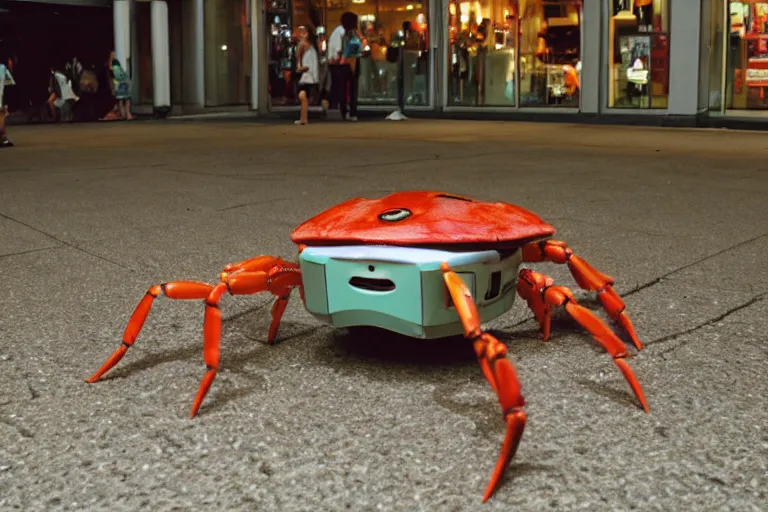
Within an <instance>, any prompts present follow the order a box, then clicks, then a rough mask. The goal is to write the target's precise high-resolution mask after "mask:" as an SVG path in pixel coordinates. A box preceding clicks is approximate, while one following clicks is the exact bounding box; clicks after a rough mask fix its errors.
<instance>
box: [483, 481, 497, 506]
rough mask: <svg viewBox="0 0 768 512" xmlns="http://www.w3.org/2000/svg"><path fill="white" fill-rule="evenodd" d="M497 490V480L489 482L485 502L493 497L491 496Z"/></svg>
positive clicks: (484, 497)
mask: <svg viewBox="0 0 768 512" xmlns="http://www.w3.org/2000/svg"><path fill="white" fill-rule="evenodd" d="M495 491H496V482H491V483H490V484H488V488H487V489H486V490H485V494H484V495H483V503H485V502H486V501H488V500H489V499H491V496H493V493H494V492H495Z"/></svg>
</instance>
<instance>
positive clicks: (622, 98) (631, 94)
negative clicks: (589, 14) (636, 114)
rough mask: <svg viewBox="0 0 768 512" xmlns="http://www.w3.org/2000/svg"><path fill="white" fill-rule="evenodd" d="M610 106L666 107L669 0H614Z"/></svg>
mask: <svg viewBox="0 0 768 512" xmlns="http://www.w3.org/2000/svg"><path fill="white" fill-rule="evenodd" d="M612 9H613V11H612V14H613V16H612V17H611V18H610V19H609V20H608V23H609V27H608V34H609V35H608V43H609V48H608V55H609V59H608V76H609V87H608V106H609V107H620V108H667V99H668V98H667V97H668V95H669V0H612Z"/></svg>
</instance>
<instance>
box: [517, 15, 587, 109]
mask: <svg viewBox="0 0 768 512" xmlns="http://www.w3.org/2000/svg"><path fill="white" fill-rule="evenodd" d="M520 8H521V9H520V13H521V16H520V106H521V107H548V106H563V107H578V106H579V88H580V82H581V79H580V78H581V12H582V2H581V1H580V0H578V1H574V0H528V1H522V0H521V1H520Z"/></svg>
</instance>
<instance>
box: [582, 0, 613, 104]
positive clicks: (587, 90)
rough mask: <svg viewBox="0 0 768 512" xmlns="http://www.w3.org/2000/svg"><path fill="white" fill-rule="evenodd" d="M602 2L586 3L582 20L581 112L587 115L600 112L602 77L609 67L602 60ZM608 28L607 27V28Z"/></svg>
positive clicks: (604, 35) (604, 33) (594, 0)
mask: <svg viewBox="0 0 768 512" xmlns="http://www.w3.org/2000/svg"><path fill="white" fill-rule="evenodd" d="M603 3H604V2H603ZM600 4H601V2H598V1H596V0H593V1H589V0H588V1H586V2H584V10H583V11H582V19H581V45H582V46H581V87H580V90H579V96H580V97H581V111H582V112H584V113H587V114H596V113H598V112H600V98H601V95H600V89H601V87H602V77H603V76H605V74H607V73H608V66H607V64H605V62H604V61H603V60H601V59H600V46H601V44H602V42H603V41H602V39H601V38H602V37H607V35H606V34H607V32H606V30H603V17H602V9H601V5H600ZM606 28H607V27H606Z"/></svg>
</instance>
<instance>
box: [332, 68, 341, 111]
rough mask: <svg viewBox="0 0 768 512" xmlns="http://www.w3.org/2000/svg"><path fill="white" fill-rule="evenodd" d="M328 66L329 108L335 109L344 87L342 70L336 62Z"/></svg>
mask: <svg viewBox="0 0 768 512" xmlns="http://www.w3.org/2000/svg"><path fill="white" fill-rule="evenodd" d="M328 68H329V69H330V71H331V108H332V109H337V108H339V103H340V102H341V96H342V94H341V92H342V90H343V89H344V71H343V69H342V66H339V65H338V64H332V65H330V66H328Z"/></svg>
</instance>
